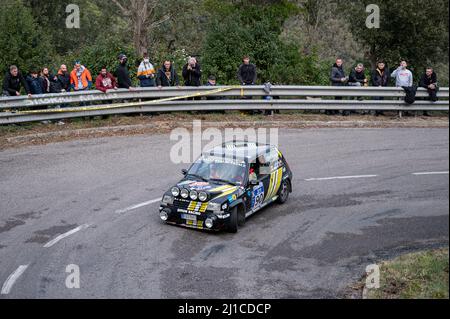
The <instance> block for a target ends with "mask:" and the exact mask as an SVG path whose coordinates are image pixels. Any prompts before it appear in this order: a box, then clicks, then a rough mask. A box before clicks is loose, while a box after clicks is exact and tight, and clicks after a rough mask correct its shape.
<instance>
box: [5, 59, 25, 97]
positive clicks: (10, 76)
mask: <svg viewBox="0 0 450 319" xmlns="http://www.w3.org/2000/svg"><path fill="white" fill-rule="evenodd" d="M22 87H23V88H24V89H25V91H26V92H27V94H28V97H31V91H30V88H29V87H28V84H27V81H25V78H24V77H23V76H22V73H21V72H20V70H19V68H18V67H17V66H15V65H11V66H10V67H9V72H8V73H6V74H5V77H4V79H3V87H2V90H3V92H2V94H3V95H4V96H20V90H21V89H22Z"/></svg>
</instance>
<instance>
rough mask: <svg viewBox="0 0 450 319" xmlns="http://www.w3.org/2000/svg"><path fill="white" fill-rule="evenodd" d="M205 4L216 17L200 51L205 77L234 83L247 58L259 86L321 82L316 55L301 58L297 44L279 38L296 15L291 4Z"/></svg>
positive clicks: (210, 0)
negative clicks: (248, 56)
mask: <svg viewBox="0 0 450 319" xmlns="http://www.w3.org/2000/svg"><path fill="white" fill-rule="evenodd" d="M206 5H207V7H211V8H215V9H217V10H216V11H215V12H217V14H218V16H217V17H215V18H214V17H213V18H212V19H211V21H212V23H211V25H210V27H209V31H208V33H207V35H206V40H205V45H204V48H203V56H202V62H203V69H204V71H205V73H206V76H207V75H209V74H214V75H216V76H217V77H218V79H219V82H221V83H224V84H236V83H237V76H236V72H237V70H238V67H239V65H240V64H241V61H242V57H243V56H244V55H250V57H251V58H252V61H253V62H254V63H255V64H256V66H257V68H258V82H259V83H264V82H266V81H270V82H272V83H279V84H294V83H296V84H306V83H309V84H318V83H320V82H321V79H320V77H319V75H318V68H317V58H316V55H315V54H310V55H301V54H300V53H299V48H298V46H297V45H295V44H294V43H285V42H283V41H282V40H281V39H280V33H281V31H282V26H283V22H284V21H285V20H286V19H287V18H288V17H289V15H290V14H293V13H295V12H296V10H294V8H296V7H295V6H294V7H293V5H292V4H291V3H290V2H287V1H279V2H277V4H273V5H265V6H259V5H252V4H248V3H246V4H245V5H239V6H238V5H235V6H230V5H229V4H223V3H222V4H219V3H218V2H216V1H214V0H209V1H208V2H207V4H206ZM225 14H226V15H225Z"/></svg>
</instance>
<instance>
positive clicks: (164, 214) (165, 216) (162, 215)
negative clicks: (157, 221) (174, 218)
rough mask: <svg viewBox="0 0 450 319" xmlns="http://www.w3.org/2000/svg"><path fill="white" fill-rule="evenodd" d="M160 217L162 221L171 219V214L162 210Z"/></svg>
mask: <svg viewBox="0 0 450 319" xmlns="http://www.w3.org/2000/svg"><path fill="white" fill-rule="evenodd" d="M159 217H161V220H162V221H165V222H166V221H167V220H168V219H169V214H167V212H165V211H161V212H160V213H159Z"/></svg>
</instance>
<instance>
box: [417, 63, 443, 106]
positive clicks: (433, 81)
mask: <svg viewBox="0 0 450 319" xmlns="http://www.w3.org/2000/svg"><path fill="white" fill-rule="evenodd" d="M437 82H438V81H437V75H436V73H435V72H434V70H433V68H427V69H426V71H425V73H424V74H423V75H422V77H421V78H420V81H419V86H420V87H422V88H425V89H427V90H428V94H429V95H430V100H431V101H433V102H436V101H437V100H438V97H437V93H438V92H439V87H438V83H437Z"/></svg>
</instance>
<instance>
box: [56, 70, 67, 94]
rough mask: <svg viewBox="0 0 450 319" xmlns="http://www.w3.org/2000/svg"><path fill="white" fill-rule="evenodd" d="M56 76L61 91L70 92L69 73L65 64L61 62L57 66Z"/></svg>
mask: <svg viewBox="0 0 450 319" xmlns="http://www.w3.org/2000/svg"><path fill="white" fill-rule="evenodd" d="M56 77H57V78H58V82H59V83H60V85H61V92H70V74H69V72H68V71H67V66H66V65H65V64H62V65H61V66H60V67H59V70H58V74H56Z"/></svg>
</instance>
